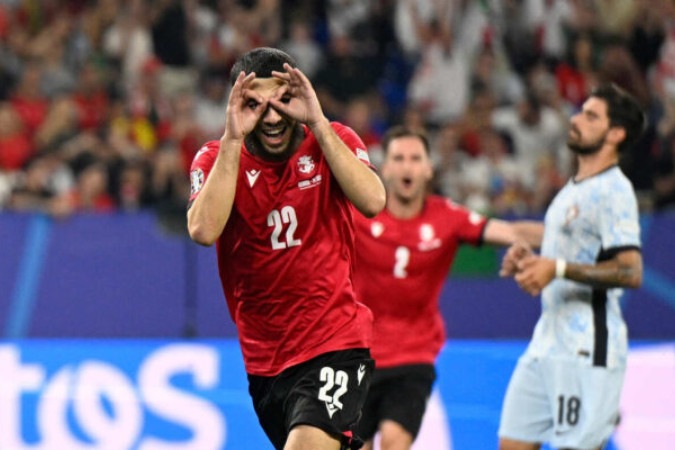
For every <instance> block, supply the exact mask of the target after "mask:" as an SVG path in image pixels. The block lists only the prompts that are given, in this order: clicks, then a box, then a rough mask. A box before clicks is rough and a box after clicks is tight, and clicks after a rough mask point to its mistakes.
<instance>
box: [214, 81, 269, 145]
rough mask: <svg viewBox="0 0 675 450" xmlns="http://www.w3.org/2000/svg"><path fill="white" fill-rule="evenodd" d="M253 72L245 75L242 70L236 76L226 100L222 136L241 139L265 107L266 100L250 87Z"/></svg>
mask: <svg viewBox="0 0 675 450" xmlns="http://www.w3.org/2000/svg"><path fill="white" fill-rule="evenodd" d="M254 79H255V73H254V72H251V73H249V74H248V75H246V74H245V73H244V72H243V71H242V72H241V73H239V75H238V76H237V81H235V82H234V85H233V86H232V90H231V91H230V98H229V100H228V102H227V113H226V114H227V117H226V121H225V134H224V137H227V138H230V139H243V138H244V137H246V136H247V135H248V134H249V133H251V132H252V131H253V129H254V128H255V126H256V124H257V123H258V120H260V117H261V116H262V115H263V114H264V113H265V110H266V109H267V100H266V99H265V98H264V97H263V96H261V95H260V94H258V93H256V92H255V91H254V90H252V89H250V86H251V82H252V81H253V80H254Z"/></svg>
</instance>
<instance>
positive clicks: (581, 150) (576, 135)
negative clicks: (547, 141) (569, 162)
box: [567, 97, 610, 155]
mask: <svg viewBox="0 0 675 450" xmlns="http://www.w3.org/2000/svg"><path fill="white" fill-rule="evenodd" d="M609 128H610V127H609V117H608V116H607V103H605V101H604V100H601V99H599V98H597V97H590V98H589V99H588V100H586V102H584V105H583V107H582V109H581V111H580V112H579V113H577V114H575V115H574V116H572V119H570V129H569V134H568V135H567V146H568V147H569V148H570V150H572V151H573V152H574V153H577V154H579V155H591V154H593V153H597V152H598V151H600V149H601V148H602V146H603V145H604V144H605V140H606V138H607V133H608V132H609Z"/></svg>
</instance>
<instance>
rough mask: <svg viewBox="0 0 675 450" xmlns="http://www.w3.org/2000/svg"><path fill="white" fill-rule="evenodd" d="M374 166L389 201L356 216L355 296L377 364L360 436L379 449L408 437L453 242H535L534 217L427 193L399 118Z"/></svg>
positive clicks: (418, 409) (417, 148)
mask: <svg viewBox="0 0 675 450" xmlns="http://www.w3.org/2000/svg"><path fill="white" fill-rule="evenodd" d="M382 148H383V150H384V153H385V156H384V161H383V164H382V170H381V175H382V178H383V180H384V183H385V186H386V187H387V206H386V208H385V210H384V211H382V212H381V213H380V214H378V215H377V216H376V217H375V218H372V219H367V218H359V219H357V221H356V229H357V239H356V243H357V245H356V249H357V250H356V266H355V271H354V284H355V287H356V292H357V297H358V298H359V299H361V300H362V301H363V302H364V303H366V305H367V306H368V307H369V308H370V309H371V310H372V311H373V316H374V318H375V322H374V327H373V344H372V346H371V352H372V356H373V358H374V359H375V364H376V370H375V372H374V376H373V379H372V382H371V386H370V392H369V394H368V399H367V401H366V405H365V406H364V408H363V418H362V419H361V422H360V424H359V427H358V430H359V433H358V434H359V436H361V437H362V438H364V439H368V440H369V441H368V442H367V444H366V446H365V447H364V448H367V449H371V448H372V445H373V444H372V438H373V437H374V435H375V434H376V433H377V432H378V431H379V432H380V437H381V441H380V442H381V444H380V446H381V448H382V450H394V449H396V450H403V449H409V448H410V447H411V446H412V443H413V441H414V440H415V437H416V436H417V433H418V432H419V429H420V426H421V423H422V417H423V415H424V411H425V409H426V404H427V400H428V398H429V396H430V394H431V391H432V387H433V383H434V381H435V379H436V371H435V367H434V364H435V360H436V357H437V355H438V352H439V351H440V349H441V347H442V345H443V343H444V342H445V327H444V323H443V318H442V316H441V313H440V311H439V305H438V301H439V294H440V292H441V289H442V287H443V284H444V282H445V280H446V278H447V275H448V272H449V270H450V267H451V265H452V261H453V259H454V257H455V253H456V251H457V248H458V246H459V245H460V244H463V243H467V244H471V245H479V244H481V243H482V242H487V243H490V244H496V245H507V244H510V243H512V242H514V241H516V240H517V239H526V240H527V241H528V242H530V243H531V244H532V245H534V246H537V245H538V243H539V242H540V239H541V227H540V226H539V225H537V224H536V223H535V222H528V221H522V222H507V221H503V220H498V219H488V218H486V217H483V216H481V215H480V214H477V213H475V212H472V211H470V210H468V209H466V208H465V207H463V206H460V205H458V204H456V203H453V202H452V201H451V200H450V199H447V198H444V197H441V196H438V195H431V194H428V183H429V182H430V181H431V178H432V174H433V171H432V166H431V160H430V157H429V143H428V139H427V136H426V134H425V133H424V132H423V131H421V130H414V129H410V128H407V127H403V126H397V127H393V128H392V129H390V130H389V131H388V132H387V133H386V134H385V136H384V137H383V140H382Z"/></svg>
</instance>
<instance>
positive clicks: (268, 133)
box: [262, 126, 286, 139]
mask: <svg viewBox="0 0 675 450" xmlns="http://www.w3.org/2000/svg"><path fill="white" fill-rule="evenodd" d="M285 132H286V127H285V126H284V127H281V128H274V129H270V130H263V131H262V133H263V134H264V135H265V137H268V138H270V139H277V138H279V137H281V136H283V135H284V133H285Z"/></svg>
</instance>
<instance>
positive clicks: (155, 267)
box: [0, 213, 675, 450]
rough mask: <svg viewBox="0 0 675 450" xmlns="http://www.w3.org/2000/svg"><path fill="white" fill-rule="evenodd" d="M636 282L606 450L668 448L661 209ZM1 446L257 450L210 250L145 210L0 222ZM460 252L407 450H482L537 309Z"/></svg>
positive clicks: (671, 329) (671, 252) (646, 228)
mask: <svg viewBox="0 0 675 450" xmlns="http://www.w3.org/2000/svg"><path fill="white" fill-rule="evenodd" d="M641 225H642V232H643V233H642V234H643V242H644V248H643V256H644V260H645V276H644V283H643V286H642V288H640V289H639V290H636V291H629V292H627V295H626V296H625V299H624V305H623V307H624V314H625V317H626V321H627V322H628V326H629V333H630V336H631V353H630V356H629V367H628V373H627V377H626V384H625V387H624V392H623V396H622V411H621V412H622V422H621V425H620V426H619V428H618V429H617V432H616V433H615V435H614V436H613V440H612V443H611V444H610V448H611V449H620V450H642V449H644V448H649V449H650V450H661V449H663V450H666V449H668V450H672V448H675V447H673V445H675V444H674V443H675V233H674V232H673V231H674V230H675V214H670V215H659V216H656V215H655V216H645V217H643V218H642V221H641ZM0 248H1V249H2V256H0V326H2V327H3V328H2V331H1V332H2V336H3V340H2V341H0V450H24V449H26V450H28V449H30V450H57V449H59V450H62V449H63V450H65V449H67V450H79V449H100V450H104V449H105V450H107V449H115V450H126V449H143V450H153V449H156V450H159V449H186V450H187V449H195V450H209V449H214V450H215V449H233V450H247V449H267V448H271V446H269V444H268V443H267V440H266V439H265V437H264V435H263V433H262V431H261V430H260V428H259V427H258V425H257V420H256V418H255V415H254V413H253V408H252V405H251V402H250V399H249V397H248V393H247V388H246V378H245V374H244V371H243V364H242V361H241V354H240V351H239V348H238V345H237V342H236V331H235V329H234V326H233V324H232V323H231V320H230V319H229V317H228V316H227V308H226V306H225V303H224V300H223V298H222V292H221V288H220V284H219V282H218V279H217V271H216V267H215V254H214V249H212V248H211V249H208V248H202V247H199V246H197V245H195V244H192V243H191V242H189V240H188V239H187V238H186V237H185V236H184V235H181V234H173V233H170V232H167V231H166V229H164V228H163V227H162V226H160V225H159V224H158V222H157V219H156V218H155V217H154V216H152V215H145V214H138V215H102V216H98V215H97V216H76V217H72V218H69V219H66V220H63V221H53V220H51V219H49V218H47V217H44V216H39V215H19V214H7V213H3V214H0ZM499 257H500V251H498V250H495V249H490V248H484V249H478V250H473V249H463V250H462V253H460V255H459V257H458V261H457V263H456V266H455V268H453V272H454V274H453V278H452V279H449V280H448V282H447V283H446V286H445V289H444V291H443V296H442V299H441V307H442V310H443V313H444V316H445V319H446V322H447V326H448V337H449V341H448V342H447V344H446V346H445V348H444V349H443V351H442V353H441V355H440V357H439V361H438V372H439V379H438V382H437V384H436V389H435V391H434V394H433V396H432V398H431V400H430V405H429V410H428V414H427V416H426V417H425V422H424V424H423V428H422V432H421V434H420V437H419V439H418V442H417V443H416V446H415V449H417V450H422V449H426V450H436V449H438V450H446V449H451V448H452V449H455V450H473V449H478V450H482V449H496V445H497V444H496V443H497V437H496V432H497V426H498V421H499V411H500V408H501V400H502V396H503V394H504V390H505V388H506V384H507V382H508V378H509V376H510V373H511V370H512V369H513V366H514V365H515V362H516V359H517V358H518V356H519V355H520V353H521V352H522V350H523V349H524V347H525V344H526V342H527V339H528V338H529V336H530V333H531V331H532V328H533V326H534V323H535V321H536V319H537V317H538V314H539V301H538V300H537V299H533V298H531V297H529V296H526V295H525V294H523V293H522V292H520V291H519V290H518V288H517V286H515V283H513V281H511V280H503V279H499V278H496V277H495V276H494V271H495V269H496V267H497V264H498V260H499Z"/></svg>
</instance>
